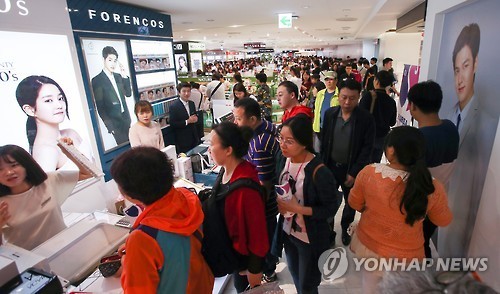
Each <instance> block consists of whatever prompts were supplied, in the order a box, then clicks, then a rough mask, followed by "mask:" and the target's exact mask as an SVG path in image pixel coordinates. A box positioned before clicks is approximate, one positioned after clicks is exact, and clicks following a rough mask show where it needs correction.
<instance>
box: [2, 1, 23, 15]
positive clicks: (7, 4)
mask: <svg viewBox="0 0 500 294" xmlns="http://www.w3.org/2000/svg"><path fill="white" fill-rule="evenodd" d="M0 2H3V3H0V13H11V12H12V13H17V14H19V15H21V16H26V15H28V14H29V10H28V8H27V7H26V1H23V0H17V1H12V0H4V1H0Z"/></svg>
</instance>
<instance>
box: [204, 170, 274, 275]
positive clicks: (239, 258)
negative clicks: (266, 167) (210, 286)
mask: <svg viewBox="0 0 500 294" xmlns="http://www.w3.org/2000/svg"><path fill="white" fill-rule="evenodd" d="M223 174H224V169H221V171H220V173H219V176H218V177H217V180H216V181H215V185H214V187H213V188H212V189H211V190H209V189H206V190H202V191H200V193H199V194H198V196H199V197H200V200H201V202H202V207H203V213H204V214H205V219H204V220H203V240H202V248H201V253H202V254H203V256H204V257H205V260H206V262H207V264H208V266H209V267H210V269H211V270H212V273H213V274H214V276H215V277H223V276H225V275H228V274H232V273H234V272H235V271H237V270H241V269H244V268H245V266H246V264H245V260H246V258H245V256H243V255H241V254H239V253H238V252H236V250H234V248H233V242H232V240H231V238H229V233H228V231H227V226H226V221H225V216H224V206H225V200H226V196H228V195H230V194H231V192H233V191H234V190H236V189H238V188H240V187H248V188H251V189H254V190H256V191H258V192H259V193H260V195H261V196H264V195H265V189H264V187H262V186H261V185H260V184H259V183H257V182H255V181H254V180H252V179H250V178H241V179H238V180H236V181H234V182H233V183H231V184H230V185H228V186H227V189H225V190H224V191H220V190H221V187H220V186H219V183H220V182H221V180H222V175H223Z"/></svg>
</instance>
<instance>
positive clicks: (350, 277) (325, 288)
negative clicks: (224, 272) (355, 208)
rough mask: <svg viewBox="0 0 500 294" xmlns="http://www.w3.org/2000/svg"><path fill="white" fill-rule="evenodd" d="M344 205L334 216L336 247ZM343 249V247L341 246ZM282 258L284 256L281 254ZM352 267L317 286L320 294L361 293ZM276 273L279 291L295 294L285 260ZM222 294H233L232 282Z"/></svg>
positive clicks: (348, 253) (348, 251)
mask: <svg viewBox="0 0 500 294" xmlns="http://www.w3.org/2000/svg"><path fill="white" fill-rule="evenodd" d="M343 208H344V205H343V204H342V206H341V207H340V208H339V211H338V212H337V215H336V216H335V231H336V232H337V240H336V244H337V245H336V247H338V246H343V245H342V241H341V240H340V238H341V235H342V233H341V232H342V230H341V229H340V219H341V218H342V209H343ZM359 216H360V214H359V213H356V220H355V221H357V220H359ZM343 247H345V246H343ZM346 251H347V257H348V260H352V259H351V256H352V253H351V252H350V250H349V249H348V248H346ZM283 256H284V254H283ZM353 268H354V267H353V266H349V267H348V270H347V273H346V274H345V275H344V276H343V277H341V278H338V279H336V280H334V281H333V282H326V281H323V282H321V285H320V286H319V293H320V294H327V293H328V294H350V293H356V294H357V293H362V291H361V273H360V272H356V271H354V269H353ZM276 273H277V274H278V281H279V284H280V287H281V289H283V290H285V293H286V294H293V293H297V290H295V286H294V284H293V280H292V276H291V275H290V272H289V271H288V267H287V264H286V260H285V259H281V260H280V263H279V265H278V267H277V268H276ZM222 293H224V294H235V293H236V290H235V289H234V286H233V282H232V281H229V282H228V283H227V286H226V288H225V289H224V291H223V292H222Z"/></svg>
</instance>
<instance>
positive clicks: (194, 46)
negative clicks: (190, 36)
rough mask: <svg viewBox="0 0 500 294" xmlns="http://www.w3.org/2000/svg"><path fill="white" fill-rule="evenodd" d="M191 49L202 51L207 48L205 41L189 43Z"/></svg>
mask: <svg viewBox="0 0 500 294" xmlns="http://www.w3.org/2000/svg"><path fill="white" fill-rule="evenodd" d="M188 47H189V51H191V50H193V51H201V50H205V49H206V48H205V43H191V42H190V43H188Z"/></svg>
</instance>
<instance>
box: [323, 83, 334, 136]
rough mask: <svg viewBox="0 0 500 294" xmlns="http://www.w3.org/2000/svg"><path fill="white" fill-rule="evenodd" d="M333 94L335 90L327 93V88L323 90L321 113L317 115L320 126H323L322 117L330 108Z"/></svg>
mask: <svg viewBox="0 0 500 294" xmlns="http://www.w3.org/2000/svg"><path fill="white" fill-rule="evenodd" d="M333 95H335V91H333V92H332V93H329V92H328V90H325V98H324V99H323V103H322V104H321V115H320V117H319V119H320V126H321V128H323V118H324V117H325V112H326V111H327V110H328V109H329V108H330V102H331V100H332V97H333Z"/></svg>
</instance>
